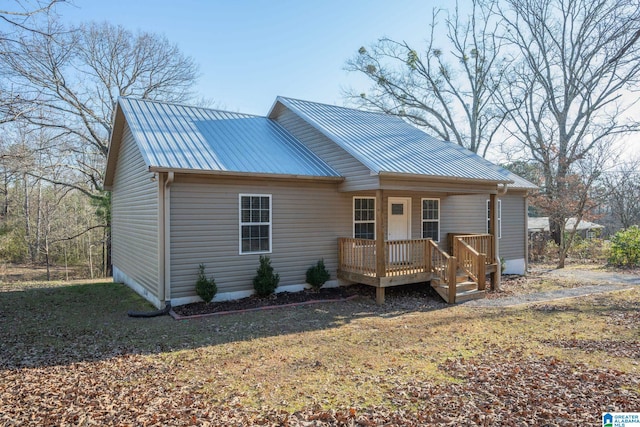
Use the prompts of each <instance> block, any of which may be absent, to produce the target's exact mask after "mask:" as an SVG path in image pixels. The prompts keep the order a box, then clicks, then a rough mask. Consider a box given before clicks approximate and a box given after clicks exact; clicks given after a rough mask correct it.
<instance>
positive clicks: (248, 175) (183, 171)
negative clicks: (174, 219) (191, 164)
mask: <svg viewBox="0 0 640 427" xmlns="http://www.w3.org/2000/svg"><path fill="white" fill-rule="evenodd" d="M149 172H174V173H180V174H190V175H206V176H222V177H230V178H231V177H242V178H261V179H277V180H295V181H313V182H330V183H340V182H342V181H344V177H343V176H314V175H295V174H274V173H260V172H238V171H219V170H203V169H176V168H163V167H155V166H151V167H150V168H149Z"/></svg>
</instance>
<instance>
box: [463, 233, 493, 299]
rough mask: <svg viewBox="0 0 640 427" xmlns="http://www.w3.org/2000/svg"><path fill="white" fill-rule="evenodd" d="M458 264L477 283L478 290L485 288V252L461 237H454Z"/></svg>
mask: <svg viewBox="0 0 640 427" xmlns="http://www.w3.org/2000/svg"><path fill="white" fill-rule="evenodd" d="M456 246H457V252H458V257H457V258H458V266H459V267H460V268H461V269H462V270H463V271H464V272H465V273H467V274H468V275H469V277H471V279H473V281H474V282H476V283H477V284H478V290H484V289H485V281H486V277H485V276H486V273H485V272H486V263H485V254H483V253H479V252H478V251H476V250H475V249H474V248H473V247H471V245H469V244H468V243H467V242H465V241H464V240H463V239H460V238H456Z"/></svg>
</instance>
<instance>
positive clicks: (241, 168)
mask: <svg viewBox="0 0 640 427" xmlns="http://www.w3.org/2000/svg"><path fill="white" fill-rule="evenodd" d="M119 105H120V108H121V109H122V112H123V113H124V115H125V117H126V119H127V123H128V124H129V126H130V128H131V131H132V133H133V136H134V138H135V140H136V142H137V143H138V146H139V147H140V151H141V152H142V156H143V157H144V159H145V161H146V163H147V165H148V166H149V167H150V168H151V169H153V168H159V169H169V170H195V171H224V172H239V173H258V174H263V173H264V174H281V175H297V176H313V177H339V176H340V175H339V174H338V173H337V172H336V171H335V170H333V169H332V168H331V167H330V166H329V165H327V164H326V163H325V162H324V161H323V160H321V159H320V158H319V157H318V156H316V155H315V154H314V153H313V152H311V151H310V150H309V149H307V148H306V147H305V146H304V145H303V144H301V143H300V142H299V141H298V140H296V139H295V138H294V137H293V136H292V135H291V134H289V132H288V131H286V130H285V129H284V128H283V127H282V126H280V125H279V124H278V123H276V122H275V121H273V120H270V119H268V118H266V117H258V116H253V115H248V114H239V113H231V112H226V111H219V110H212V109H208V108H199V107H189V106H184V105H176V104H166V103H161V102H155V101H146V100H140V99H133V98H120V100H119Z"/></svg>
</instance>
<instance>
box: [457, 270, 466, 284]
mask: <svg viewBox="0 0 640 427" xmlns="http://www.w3.org/2000/svg"><path fill="white" fill-rule="evenodd" d="M468 281H469V275H468V274H467V273H465V272H458V274H457V275H456V283H462V282H468Z"/></svg>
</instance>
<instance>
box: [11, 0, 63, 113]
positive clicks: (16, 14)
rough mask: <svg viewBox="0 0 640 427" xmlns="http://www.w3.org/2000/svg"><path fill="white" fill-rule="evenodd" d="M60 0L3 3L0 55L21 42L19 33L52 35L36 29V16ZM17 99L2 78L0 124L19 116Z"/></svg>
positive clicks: (49, 9)
mask: <svg viewBox="0 0 640 427" xmlns="http://www.w3.org/2000/svg"><path fill="white" fill-rule="evenodd" d="M62 1H64V0H48V1H39V0H33V1H29V0H26V1H19V0H15V1H13V2H9V4H3V6H2V9H0V42H1V43H2V45H1V46H2V47H0V56H2V55H5V54H7V53H9V52H11V51H13V50H14V49H15V48H16V45H18V44H20V43H21V34H24V33H39V34H41V35H43V36H44V35H46V36H52V35H51V34H46V33H44V32H43V31H42V30H40V29H38V23H37V22H38V18H40V17H42V16H45V17H46V16H47V15H49V14H50V13H51V12H52V10H53V9H54V7H55V5H56V4H58V3H61V2H62ZM5 3H6V2H5ZM17 101H19V95H18V94H17V93H15V92H14V91H13V90H12V88H11V86H10V85H7V84H6V82H5V81H4V79H3V80H0V124H2V123H6V122H9V121H12V120H15V119H16V117H19V111H18V110H17V109H16V108H15V104H16V102H17Z"/></svg>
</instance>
